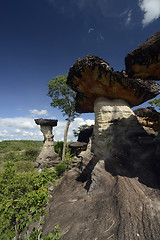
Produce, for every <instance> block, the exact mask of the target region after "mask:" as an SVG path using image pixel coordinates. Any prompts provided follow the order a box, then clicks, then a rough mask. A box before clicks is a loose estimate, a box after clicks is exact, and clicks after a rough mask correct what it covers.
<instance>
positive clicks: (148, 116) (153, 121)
mask: <svg viewBox="0 0 160 240" xmlns="http://www.w3.org/2000/svg"><path fill="white" fill-rule="evenodd" d="M134 113H135V114H136V116H137V118H138V121H139V122H140V123H141V124H142V126H143V127H145V128H148V131H150V128H151V129H153V130H154V132H158V131H160V113H159V112H157V111H156V110H155V109H154V108H153V107H147V108H144V107H143V108H138V109H136V110H134Z"/></svg>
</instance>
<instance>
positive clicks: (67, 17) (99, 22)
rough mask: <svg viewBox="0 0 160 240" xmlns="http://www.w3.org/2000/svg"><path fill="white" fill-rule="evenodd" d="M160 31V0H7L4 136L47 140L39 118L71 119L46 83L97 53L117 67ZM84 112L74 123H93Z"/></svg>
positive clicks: (0, 43)
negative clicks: (37, 122)
mask: <svg viewBox="0 0 160 240" xmlns="http://www.w3.org/2000/svg"><path fill="white" fill-rule="evenodd" d="M159 30H160V0H139V1H138V0H135V1H133V0H119V1H117V0H14V1H13V0H1V1H0V83H1V85H0V98H1V101H0V140H4V139H37V140H42V139H43V137H42V135H41V133H40V130H39V126H36V125H35V124H34V121H33V119H34V118H39V117H43V118H57V119H58V120H59V122H58V126H57V127H56V128H55V129H54V134H55V139H56V140H61V139H62V138H63V129H64V126H65V118H63V117H62V115H61V112H60V111H58V110H57V109H54V108H52V107H51V106H50V102H51V99H50V98H49V97H47V96H46V93H47V91H48V87H47V86H46V84H47V83H48V82H49V81H50V80H51V79H52V77H55V76H57V75H61V74H64V73H68V71H69V68H70V67H71V65H73V64H74V63H75V61H76V60H77V59H78V58H79V57H81V58H83V57H84V56H85V55H87V54H90V53H92V54H95V55H97V56H99V57H102V58H103V59H104V60H106V61H107V62H109V63H110V66H111V67H113V68H114V69H115V70H118V71H121V70H122V69H125V65H124V58H125V56H126V55H127V53H129V52H131V51H132V50H133V49H135V48H136V47H137V46H138V45H139V44H141V43H143V42H144V41H146V39H147V38H148V37H149V36H150V35H152V34H154V33H156V32H157V31H159ZM93 119H94V115H93V114H83V115H81V116H80V117H79V118H78V119H76V121H75V122H74V123H73V124H72V125H71V128H70V132H69V139H73V136H72V130H73V129H77V128H78V125H79V124H84V123H88V124H90V123H93Z"/></svg>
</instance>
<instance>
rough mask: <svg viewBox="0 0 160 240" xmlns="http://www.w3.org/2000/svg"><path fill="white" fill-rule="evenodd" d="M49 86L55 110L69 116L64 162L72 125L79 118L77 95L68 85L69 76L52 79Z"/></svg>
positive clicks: (65, 135) (49, 94)
mask: <svg viewBox="0 0 160 240" xmlns="http://www.w3.org/2000/svg"><path fill="white" fill-rule="evenodd" d="M47 86H48V87H49V91H48V94H47V95H48V96H49V97H51V98H52V102H51V106H52V107H54V108H56V107H57V108H58V109H60V110H61V112H62V115H63V116H67V119H66V120H67V123H66V127H65V130H64V144H63V153H62V160H64V157H65V148H66V143H67V136H68V129H69V126H70V123H71V122H72V121H73V120H74V118H75V117H77V116H79V114H78V113H76V111H75V97H76V93H75V92H74V91H73V90H72V89H71V88H70V87H69V86H68V85H67V74H64V75H61V76H57V77H54V78H52V80H51V81H50V82H49V83H48V84H47Z"/></svg>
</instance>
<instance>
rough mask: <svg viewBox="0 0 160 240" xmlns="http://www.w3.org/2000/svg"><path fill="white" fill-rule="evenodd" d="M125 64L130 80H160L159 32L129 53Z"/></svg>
mask: <svg viewBox="0 0 160 240" xmlns="http://www.w3.org/2000/svg"><path fill="white" fill-rule="evenodd" d="M125 64H126V72H127V74H128V76H129V77H131V78H141V79H155V80H160V32H157V33H156V34H155V35H153V36H151V37H150V38H149V39H148V40H147V41H146V42H145V43H143V44H142V45H140V46H138V47H137V48H136V49H135V50H133V51H132V52H131V53H129V54H128V55H127V56H126V58H125Z"/></svg>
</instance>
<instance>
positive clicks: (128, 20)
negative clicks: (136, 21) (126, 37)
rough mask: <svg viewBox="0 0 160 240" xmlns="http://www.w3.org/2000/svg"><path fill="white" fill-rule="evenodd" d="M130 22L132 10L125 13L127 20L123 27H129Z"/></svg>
mask: <svg viewBox="0 0 160 240" xmlns="http://www.w3.org/2000/svg"><path fill="white" fill-rule="evenodd" d="M131 20H132V10H129V11H128V13H127V19H126V22H125V25H129V23H130V22H131Z"/></svg>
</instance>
